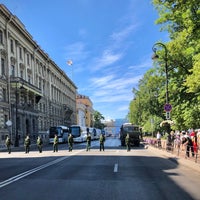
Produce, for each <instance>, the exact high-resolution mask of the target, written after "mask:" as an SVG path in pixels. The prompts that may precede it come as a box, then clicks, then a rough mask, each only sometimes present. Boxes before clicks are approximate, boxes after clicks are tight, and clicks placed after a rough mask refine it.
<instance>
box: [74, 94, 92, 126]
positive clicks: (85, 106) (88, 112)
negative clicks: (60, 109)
mask: <svg viewBox="0 0 200 200" xmlns="http://www.w3.org/2000/svg"><path fill="white" fill-rule="evenodd" d="M76 104H77V105H76V109H77V124H78V125H80V126H87V127H93V125H94V109H93V103H92V101H91V100H90V98H89V97H88V96H85V95H81V94H77V96H76Z"/></svg>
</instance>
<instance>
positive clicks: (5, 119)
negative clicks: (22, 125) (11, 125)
mask: <svg viewBox="0 0 200 200" xmlns="http://www.w3.org/2000/svg"><path fill="white" fill-rule="evenodd" d="M7 121H8V115H4V123H5V124H6V122H7Z"/></svg>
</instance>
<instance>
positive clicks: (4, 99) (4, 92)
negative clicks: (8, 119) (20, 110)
mask: <svg viewBox="0 0 200 200" xmlns="http://www.w3.org/2000/svg"><path fill="white" fill-rule="evenodd" d="M3 101H4V102H5V101H6V89H5V88H3Z"/></svg>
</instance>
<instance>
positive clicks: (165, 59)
mask: <svg viewBox="0 0 200 200" xmlns="http://www.w3.org/2000/svg"><path fill="white" fill-rule="evenodd" d="M159 47H161V48H163V49H164V51H165V53H164V57H163V59H164V61H165V74H166V104H165V106H164V109H165V111H166V119H170V111H171V109H172V107H171V105H170V104H169V88H168V82H169V80H168V79H169V76H168V72H169V67H168V50H167V47H166V46H165V45H164V44H163V43H161V42H157V43H155V44H154V45H153V47H152V50H153V52H154V55H153V56H152V59H157V58H159V56H158V54H157V49H158V48H159Z"/></svg>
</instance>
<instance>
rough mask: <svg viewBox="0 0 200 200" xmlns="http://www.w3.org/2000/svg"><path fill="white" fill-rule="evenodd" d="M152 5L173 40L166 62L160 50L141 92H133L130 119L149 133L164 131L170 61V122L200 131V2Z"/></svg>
mask: <svg viewBox="0 0 200 200" xmlns="http://www.w3.org/2000/svg"><path fill="white" fill-rule="evenodd" d="M152 2H153V5H154V6H155V8H156V9H157V11H158V14H159V18H158V19H157V20H156V24H159V25H160V26H161V31H167V32H168V34H169V37H170V39H171V40H170V41H169V42H168V43H167V44H165V46H166V48H167V60H166V58H165V50H164V49H162V48H161V49H159V51H158V52H157V53H158V55H159V59H158V60H157V61H156V62H154V67H153V68H152V69H150V70H149V71H147V72H146V73H145V74H144V76H143V78H142V79H141V80H140V82H139V86H138V89H137V90H136V89H133V93H134V97H135V99H134V100H133V101H131V102H130V105H129V115H128V117H129V120H130V121H131V122H133V123H138V124H140V125H141V126H143V129H144V130H145V131H147V132H152V131H157V130H159V129H160V130H161V131H162V129H161V127H159V123H160V122H161V121H162V120H163V119H165V112H164V109H163V106H164V104H165V95H166V88H165V86H166V74H165V64H166V61H167V66H168V69H169V73H168V75H169V77H168V83H169V102H170V104H171V105H172V111H171V119H172V120H173V121H174V122H175V125H174V126H173V127H172V128H173V129H175V130H186V129H189V128H200V103H199V102H200V80H199V79H200V1H199V0H190V1H189V0H153V1H152ZM151 119H154V122H155V124H154V126H153V127H152V124H151V123H150V121H151ZM152 129H153V130H152Z"/></svg>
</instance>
